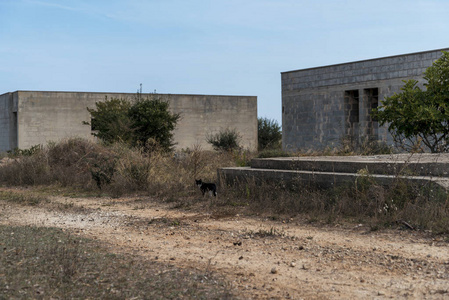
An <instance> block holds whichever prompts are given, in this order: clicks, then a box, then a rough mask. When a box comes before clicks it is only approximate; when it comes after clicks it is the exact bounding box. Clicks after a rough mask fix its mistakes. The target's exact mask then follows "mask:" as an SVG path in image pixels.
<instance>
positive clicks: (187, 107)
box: [0, 91, 257, 151]
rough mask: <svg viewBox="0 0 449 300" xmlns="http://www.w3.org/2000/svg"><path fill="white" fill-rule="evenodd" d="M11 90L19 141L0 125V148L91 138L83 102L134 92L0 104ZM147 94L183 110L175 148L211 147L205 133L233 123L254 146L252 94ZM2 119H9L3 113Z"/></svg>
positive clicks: (32, 96)
mask: <svg viewBox="0 0 449 300" xmlns="http://www.w3.org/2000/svg"><path fill="white" fill-rule="evenodd" d="M10 94H12V95H13V96H14V97H16V98H17V103H18V108H17V135H16V139H17V142H16V143H15V145H14V144H11V143H9V144H8V143H6V142H5V141H6V140H7V138H8V139H11V132H9V131H8V130H6V129H5V130H3V129H2V131H0V134H2V135H1V136H0V138H1V141H0V146H1V148H0V151H5V150H10V149H12V148H14V147H19V148H21V149H26V148H29V147H31V146H34V145H37V144H46V143H48V142H49V141H59V140H61V139H65V138H68V137H83V138H93V137H92V135H91V128H90V126H88V125H84V124H83V122H84V121H87V122H89V121H90V114H89V112H88V111H87V107H89V108H95V103H96V102H100V101H104V100H105V97H107V98H108V99H110V98H124V99H130V100H131V99H132V98H133V97H134V96H135V94H125V93H123V94H122V93H83V92H39V91H17V92H14V93H8V94H4V95H1V96H0V105H4V104H3V103H6V102H7V101H5V100H4V98H6V97H10V96H7V95H10ZM148 95H149V96H155V97H160V98H162V99H164V100H167V101H169V102H170V109H171V110H172V111H173V112H175V113H180V114H181V119H180V121H179V122H178V126H177V128H176V130H175V132H174V140H175V142H176V143H177V145H176V148H177V149H182V148H191V147H192V146H193V145H195V144H199V145H201V147H202V148H203V149H211V147H210V145H209V144H208V143H207V142H206V135H207V134H211V133H216V132H218V131H220V130H222V129H226V128H235V129H236V130H237V131H238V132H239V133H240V134H241V137H242V140H241V143H242V146H243V147H245V148H248V149H251V150H254V149H256V148H257V97H255V96H208V95H171V94H148ZM143 96H144V97H145V96H147V94H143ZM3 113H4V112H3V110H2V114H3ZM8 118H9V119H8ZM0 122H2V123H1V124H3V123H8V122H10V123H11V118H10V117H8V116H3V115H2V116H0Z"/></svg>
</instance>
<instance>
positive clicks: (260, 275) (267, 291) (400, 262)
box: [0, 197, 449, 299]
mask: <svg viewBox="0 0 449 300" xmlns="http://www.w3.org/2000/svg"><path fill="white" fill-rule="evenodd" d="M51 203H53V204H54V203H59V204H61V205H63V206H64V207H68V208H69V209H62V210H58V209H54V208H51V207H46V206H45V205H44V206H38V207H29V206H27V207H24V206H18V205H14V204H11V203H8V202H6V203H5V202H4V203H2V204H1V212H0V217H1V221H0V222H1V223H2V224H11V225H13V224H21V225H25V224H27V225H34V226H55V227H61V228H64V229H67V230H70V231H71V232H75V233H76V234H80V235H83V236H87V237H91V238H94V239H99V240H101V241H104V242H106V243H108V244H109V245H111V247H112V248H113V250H114V251H117V252H122V251H123V252H128V253H129V252H132V253H134V254H138V255H141V256H142V257H145V258H147V259H157V260H159V261H162V262H168V263H170V264H174V265H177V266H178V267H193V268H196V269H199V270H202V271H204V272H206V273H207V272H208V271H213V272H219V273H221V274H223V275H225V276H226V278H227V280H229V282H231V283H232V285H233V286H234V287H237V288H238V290H239V292H240V293H241V295H242V297H245V298H254V299H265V298H275V299H277V298H279V299H283V298H287V299H301V298H304V299H363V298H365V299H384V298H385V299H387V298H394V299H398V298H403V299H422V298H423V299H445V298H446V299H447V298H449V290H448V288H449V251H448V249H449V248H448V246H447V244H445V243H443V242H440V241H438V240H431V239H428V238H423V237H421V236H420V235H419V234H417V233H416V234H415V233H410V232H399V231H395V232H387V233H373V232H368V233H367V232H364V231H363V230H362V228H361V227H356V228H353V229H352V230H351V229H339V228H330V227H323V228H317V227H312V226H309V225H304V224H297V223H296V222H295V220H293V219H292V220H287V222H286V223H283V222H280V221H277V222H274V221H268V220H264V219H259V218H249V217H243V216H239V215H230V216H226V217H220V216H218V217H217V216H215V215H214V214H213V213H208V212H207V211H201V212H190V211H189V212H185V211H180V210H175V209H171V208H170V207H168V206H167V205H163V204H160V203H156V202H154V203H152V202H148V201H147V202H146V203H145V205H142V204H139V203H136V202H135V201H133V200H132V199H120V200H117V199H115V200H113V199H68V198H63V197H53V198H51Z"/></svg>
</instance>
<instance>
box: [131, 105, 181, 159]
mask: <svg viewBox="0 0 449 300" xmlns="http://www.w3.org/2000/svg"><path fill="white" fill-rule="evenodd" d="M168 108H169V103H168V102H166V101H163V100H161V99H159V98H152V99H151V98H146V99H137V101H136V103H135V104H134V105H133V106H132V107H131V108H130V110H129V117H130V118H131V120H132V129H133V130H134V131H133V132H134V134H133V138H134V145H142V146H145V145H146V143H147V142H148V141H149V140H154V141H156V143H157V144H158V145H159V146H160V147H162V149H163V150H164V151H170V150H172V148H173V146H174V142H173V130H174V129H175V127H176V123H177V122H178V120H179V118H180V114H175V113H171V112H170V111H169V109H168Z"/></svg>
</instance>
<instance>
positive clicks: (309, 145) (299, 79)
mask: <svg viewBox="0 0 449 300" xmlns="http://www.w3.org/2000/svg"><path fill="white" fill-rule="evenodd" d="M443 50H446V51H448V50H449V49H443ZM440 56H441V50H434V51H427V52H420V53H412V54H406V55H399V56H392V57H385V58H379V59H371V60H365V61H358V62H352V63H345V64H338V65H332V66H325V67H318V68H312V69H304V70H296V71H290V72H284V73H282V74H281V79H282V111H283V113H282V130H283V132H282V133H283V135H282V138H283V140H282V145H283V148H284V149H285V150H293V151H294V150H298V149H323V148H325V147H328V146H330V147H333V146H337V145H339V144H340V142H341V139H342V138H343V137H345V136H347V135H348V134H350V135H353V137H354V138H355V140H357V141H361V140H362V139H363V138H367V137H368V136H370V135H371V136H372V137H373V138H375V139H378V140H381V141H385V142H386V143H392V139H391V136H390V135H389V133H388V131H387V129H386V126H384V127H380V128H379V126H378V124H377V122H373V120H371V119H370V113H369V112H370V111H371V107H370V105H369V103H368V94H367V93H368V90H369V89H377V90H378V102H379V104H380V101H382V100H383V99H384V98H385V97H388V96H392V95H393V94H394V93H397V92H400V88H401V87H402V86H403V85H404V83H403V80H408V79H416V80H418V81H420V84H421V85H422V83H423V78H422V74H423V72H424V71H425V70H426V68H427V67H429V66H431V65H432V63H433V62H434V61H435V60H436V59H438V58H439V57H440ZM346 91H358V93H359V101H358V121H357V122H353V123H351V124H350V125H349V126H348V122H349V118H351V117H350V116H349V114H348V105H349V104H348V103H347V102H346V103H345V92H346Z"/></svg>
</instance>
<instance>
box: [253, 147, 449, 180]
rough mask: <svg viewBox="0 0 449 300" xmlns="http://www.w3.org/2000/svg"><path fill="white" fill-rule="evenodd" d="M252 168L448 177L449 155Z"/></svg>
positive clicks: (265, 162) (272, 162) (329, 159)
mask: <svg viewBox="0 0 449 300" xmlns="http://www.w3.org/2000/svg"><path fill="white" fill-rule="evenodd" d="M251 168H254V169H276V170H301V171H312V172H336V173H357V172H358V171H360V170H361V169H366V170H367V171H368V172H369V173H370V174H381V175H417V176H437V177H449V154H447V153H444V154H414V155H410V154H396V155H376V156H308V157H282V158H258V159H253V160H252V161H251Z"/></svg>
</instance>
